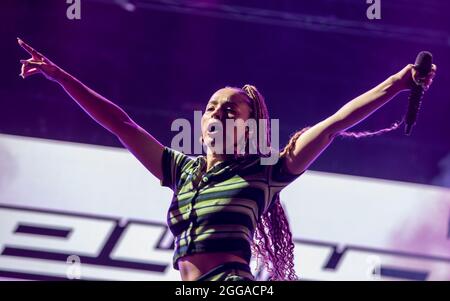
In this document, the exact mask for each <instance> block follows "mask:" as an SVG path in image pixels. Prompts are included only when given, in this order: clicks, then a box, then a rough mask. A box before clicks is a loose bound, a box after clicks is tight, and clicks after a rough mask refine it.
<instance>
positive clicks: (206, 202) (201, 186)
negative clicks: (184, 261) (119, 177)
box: [161, 147, 301, 269]
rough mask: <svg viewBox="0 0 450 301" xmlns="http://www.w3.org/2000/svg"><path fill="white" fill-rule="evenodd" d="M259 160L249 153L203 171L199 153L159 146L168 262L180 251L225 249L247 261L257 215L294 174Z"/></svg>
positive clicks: (201, 158)
mask: <svg viewBox="0 0 450 301" xmlns="http://www.w3.org/2000/svg"><path fill="white" fill-rule="evenodd" d="M282 160H283V158H282V157H281V158H280V159H279V160H278V161H277V163H276V164H274V165H262V164H261V162H260V161H261V158H260V157H259V156H257V155H249V156H246V157H243V158H239V159H235V160H229V161H224V162H220V163H218V164H216V165H215V166H214V167H212V168H211V169H210V170H209V171H208V172H206V158H205V156H198V157H196V158H191V157H189V156H187V155H185V154H183V153H181V152H178V151H176V150H174V149H171V148H168V147H165V148H164V152H163V158H162V165H163V179H162V181H161V185H163V186H166V187H169V188H171V189H172V190H173V192H174V194H173V198H172V202H171V204H170V207H169V210H168V214H167V222H168V226H169V229H170V231H171V232H172V234H173V236H174V239H175V241H174V245H175V254H174V257H173V266H174V268H175V269H178V266H177V260H178V259H179V258H181V257H183V256H184V255H187V254H194V253H201V252H230V253H232V254H235V255H238V256H240V257H242V258H244V259H245V260H246V261H247V262H250V258H251V249H250V246H251V242H252V239H253V233H254V230H255V227H256V223H257V221H258V220H259V217H260V216H261V215H262V214H263V212H265V210H267V209H268V208H269V206H270V205H271V204H272V202H273V201H274V199H275V197H276V195H277V194H278V193H279V192H280V191H281V190H282V189H283V188H284V187H286V186H287V185H288V184H289V183H291V182H292V181H293V180H295V179H296V178H297V177H298V176H300V175H301V174H299V175H292V174H289V173H288V172H286V171H283V169H282Z"/></svg>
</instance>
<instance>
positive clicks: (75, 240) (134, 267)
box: [0, 205, 450, 280]
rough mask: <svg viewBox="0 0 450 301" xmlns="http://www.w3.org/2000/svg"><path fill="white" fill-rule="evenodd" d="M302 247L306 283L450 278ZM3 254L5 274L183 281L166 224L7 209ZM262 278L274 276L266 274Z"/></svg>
mask: <svg viewBox="0 0 450 301" xmlns="http://www.w3.org/2000/svg"><path fill="white" fill-rule="evenodd" d="M143 238H145V239H143ZM294 242H295V260H296V262H295V264H296V266H297V267H298V268H297V273H298V274H299V276H300V278H302V279H305V280H385V279H398V280H449V279H442V278H445V277H448V275H447V276H443V275H444V274H445V273H444V274H442V271H449V270H450V258H436V257H432V256H423V255H417V254H414V253H412V252H414V250H411V253H402V252H397V251H395V250H394V251H392V250H390V251H388V250H380V249H370V248H363V247H358V246H354V245H352V246H341V245H339V246H338V245H336V244H334V243H329V242H324V241H311V240H302V239H294ZM0 250H1V254H0V277H6V278H20V279H37V280H61V279H65V280H68V279H69V280H70V279H82V280H180V276H179V272H178V271H176V270H174V269H173V268H172V255H173V236H172V234H171V233H170V231H169V230H168V228H167V227H166V226H165V225H164V224H161V223H152V222H142V221H131V220H130V221H127V222H125V223H123V222H121V220H119V219H113V218H108V217H102V216H95V215H80V214H74V213H66V212H56V211H47V210H36V209H27V208H18V207H11V206H1V205H0ZM253 263H254V262H252V264H253ZM256 276H257V279H259V280H266V279H267V274H266V273H265V272H264V271H263V272H262V274H259V275H256Z"/></svg>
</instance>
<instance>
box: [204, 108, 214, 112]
mask: <svg viewBox="0 0 450 301" xmlns="http://www.w3.org/2000/svg"><path fill="white" fill-rule="evenodd" d="M212 110H214V107H207V108H206V111H207V112H210V111H212Z"/></svg>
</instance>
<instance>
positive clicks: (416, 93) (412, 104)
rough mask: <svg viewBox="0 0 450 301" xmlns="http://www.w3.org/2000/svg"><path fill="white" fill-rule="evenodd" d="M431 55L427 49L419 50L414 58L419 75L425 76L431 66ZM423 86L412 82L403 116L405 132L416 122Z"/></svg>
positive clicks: (409, 132) (408, 131)
mask: <svg viewBox="0 0 450 301" xmlns="http://www.w3.org/2000/svg"><path fill="white" fill-rule="evenodd" d="M432 64H433V55H432V54H431V53H430V52H428V51H421V52H420V53H419V54H418V55H417V58H416V62H415V64H414V69H415V70H416V71H417V75H418V76H419V77H424V76H426V75H427V74H428V73H429V72H430V71H431V68H432ZM423 93H424V90H423V87H422V85H420V84H417V83H416V82H414V85H413V87H412V89H411V92H410V94H409V97H408V100H409V104H408V111H407V113H406V117H405V134H406V135H408V136H409V135H410V134H411V130H412V127H413V126H414V125H415V124H416V119H417V113H418V112H419V109H420V105H421V103H422V97H423Z"/></svg>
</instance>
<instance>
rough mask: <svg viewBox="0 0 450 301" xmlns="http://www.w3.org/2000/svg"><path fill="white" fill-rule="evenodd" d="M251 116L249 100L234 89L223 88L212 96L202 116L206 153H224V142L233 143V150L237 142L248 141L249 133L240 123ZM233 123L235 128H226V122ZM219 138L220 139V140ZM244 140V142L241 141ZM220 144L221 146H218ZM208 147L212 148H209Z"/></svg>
mask: <svg viewBox="0 0 450 301" xmlns="http://www.w3.org/2000/svg"><path fill="white" fill-rule="evenodd" d="M250 116H251V105H250V100H249V99H248V97H246V96H245V95H242V94H241V93H239V90H237V89H234V88H223V89H220V90H218V91H217V92H216V93H214V94H213V96H212V97H211V99H210V100H209V101H208V104H207V105H206V109H205V113H204V114H203V116H202V120H201V127H202V136H203V140H204V143H205V144H206V145H207V146H208V151H212V152H217V150H220V151H221V152H222V154H223V153H225V151H226V149H225V147H226V146H225V144H226V141H232V142H233V147H232V148H233V150H234V151H236V150H235V148H236V145H237V144H238V142H239V141H245V139H248V136H249V133H248V131H246V129H245V126H244V125H242V124H240V122H245V121H246V120H248V118H250ZM227 119H229V120H230V121H235V124H236V126H233V127H228V128H227V126H226V120H227ZM220 137H221V139H220ZM242 139H244V140H242ZM220 142H222V144H219V143H220ZM210 146H213V147H214V150H213V148H211V147H210Z"/></svg>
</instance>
